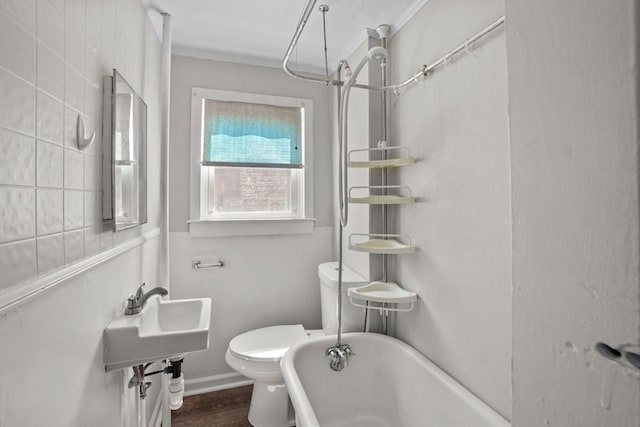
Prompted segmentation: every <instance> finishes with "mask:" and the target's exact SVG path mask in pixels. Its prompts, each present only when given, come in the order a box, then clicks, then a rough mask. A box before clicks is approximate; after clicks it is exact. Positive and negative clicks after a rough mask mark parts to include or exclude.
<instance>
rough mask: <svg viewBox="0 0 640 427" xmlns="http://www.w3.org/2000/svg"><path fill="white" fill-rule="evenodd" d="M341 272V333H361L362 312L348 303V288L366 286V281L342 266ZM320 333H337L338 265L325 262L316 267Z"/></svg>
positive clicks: (362, 323)
mask: <svg viewBox="0 0 640 427" xmlns="http://www.w3.org/2000/svg"><path fill="white" fill-rule="evenodd" d="M342 267H343V270H342V332H357V331H360V332H362V328H363V326H364V311H363V310H362V309H361V308H358V307H354V306H353V305H351V303H350V302H349V297H348V296H347V290H348V289H349V288H353V287H358V286H363V285H366V284H367V283H368V282H367V279H365V278H364V277H362V276H361V275H359V274H358V273H356V272H355V271H353V270H352V269H350V268H349V267H348V266H346V265H344V264H343V266H342ZM318 277H319V278H320V304H321V306H322V331H323V332H324V334H325V335H335V334H337V333H338V263H337V262H335V261H334V262H325V263H324V264H320V265H319V266H318Z"/></svg>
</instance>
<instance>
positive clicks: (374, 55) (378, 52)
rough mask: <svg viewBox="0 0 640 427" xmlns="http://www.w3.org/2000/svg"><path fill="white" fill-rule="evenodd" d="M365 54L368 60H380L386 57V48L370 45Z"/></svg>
mask: <svg viewBox="0 0 640 427" xmlns="http://www.w3.org/2000/svg"><path fill="white" fill-rule="evenodd" d="M367 56H368V57H369V59H370V60H373V61H382V60H383V59H385V58H386V57H387V49H385V48H383V47H380V46H377V47H372V48H371V49H369V52H367Z"/></svg>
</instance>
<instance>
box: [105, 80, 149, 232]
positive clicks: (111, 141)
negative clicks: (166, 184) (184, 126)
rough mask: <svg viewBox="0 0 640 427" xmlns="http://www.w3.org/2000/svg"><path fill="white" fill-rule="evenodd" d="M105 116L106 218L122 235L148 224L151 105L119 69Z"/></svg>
mask: <svg viewBox="0 0 640 427" xmlns="http://www.w3.org/2000/svg"><path fill="white" fill-rule="evenodd" d="M103 115H104V117H103V119H104V121H103V127H102V129H103V139H102V141H103V165H102V171H103V176H102V178H103V179H102V182H103V212H102V216H103V219H105V220H112V221H113V225H114V231H119V230H123V229H125V228H129V227H133V226H136V225H139V224H144V223H146V222H147V105H146V104H145V102H144V101H143V100H142V98H141V97H140V96H139V95H138V94H137V93H136V92H135V91H134V90H133V88H132V87H131V85H130V84H129V83H127V81H126V80H125V79H124V78H123V77H122V75H121V74H120V73H119V72H118V71H117V70H116V69H114V70H113V76H105V78H104V103H103Z"/></svg>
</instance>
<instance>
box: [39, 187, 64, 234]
mask: <svg viewBox="0 0 640 427" xmlns="http://www.w3.org/2000/svg"><path fill="white" fill-rule="evenodd" d="M36 194H37V203H36V212H37V222H36V230H37V232H38V236H45V235H47V234H52V233H59V232H61V231H62V224H63V212H64V211H63V204H62V190H54V189H49V188H38V190H37V192H36Z"/></svg>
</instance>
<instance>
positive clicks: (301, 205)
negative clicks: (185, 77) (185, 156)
mask: <svg viewBox="0 0 640 427" xmlns="http://www.w3.org/2000/svg"><path fill="white" fill-rule="evenodd" d="M191 117H192V118H191V121H192V123H191V125H192V126H191V140H192V141H191V151H192V160H193V161H192V172H191V177H192V185H191V187H192V189H191V221H190V223H191V224H192V226H193V224H194V223H199V222H200V223H201V222H218V223H222V222H224V223H226V228H227V232H228V230H229V224H230V223H232V222H233V221H236V222H238V221H243V225H245V226H246V222H247V221H262V222H266V221H269V224H270V225H271V226H274V225H275V224H276V223H275V221H277V220H286V221H288V223H289V226H291V225H292V224H293V222H292V220H304V219H306V218H307V217H308V216H309V215H310V213H311V212H310V211H311V203H310V202H311V197H310V194H309V193H310V189H311V185H310V184H311V182H310V181H311V175H310V169H311V168H310V164H311V161H310V160H311V156H310V152H311V117H312V102H311V100H308V99H299V98H286V97H278V96H268V95H258V94H250V93H242V92H228V91H219V90H211V89H202V88H193V90H192V106H191ZM201 226H202V224H199V225H198V227H200V228H202V227H201ZM311 227H312V224H311ZM191 228H193V227H190V229H191ZM218 228H220V227H218ZM253 229H255V227H254V228H253ZM273 231H274V232H275V229H274V230H273ZM282 231H283V230H282V229H279V231H278V233H279V232H282ZM284 232H286V231H284ZM293 232H295V231H293ZM223 234H226V233H223ZM232 234H236V233H235V232H233V233H232ZM239 234H247V233H239ZM250 234H254V233H250ZM257 234H266V233H257ZM214 235H218V233H214Z"/></svg>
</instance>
